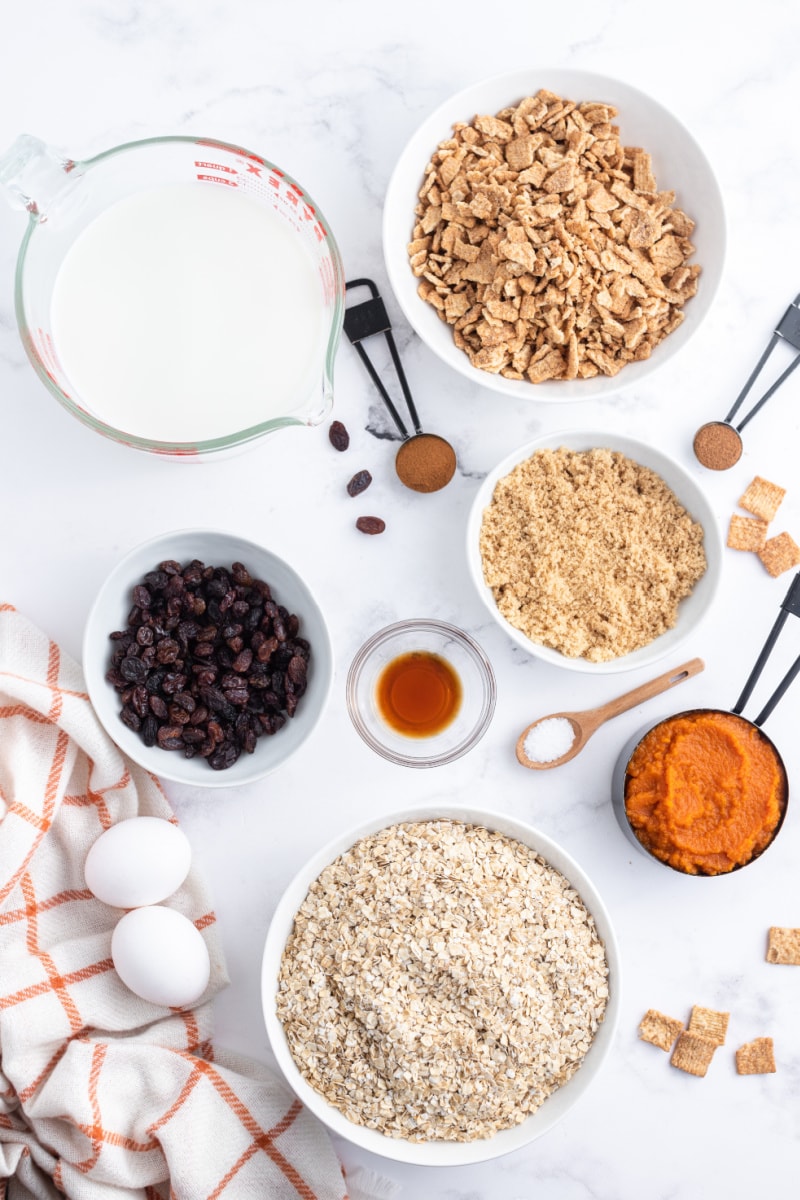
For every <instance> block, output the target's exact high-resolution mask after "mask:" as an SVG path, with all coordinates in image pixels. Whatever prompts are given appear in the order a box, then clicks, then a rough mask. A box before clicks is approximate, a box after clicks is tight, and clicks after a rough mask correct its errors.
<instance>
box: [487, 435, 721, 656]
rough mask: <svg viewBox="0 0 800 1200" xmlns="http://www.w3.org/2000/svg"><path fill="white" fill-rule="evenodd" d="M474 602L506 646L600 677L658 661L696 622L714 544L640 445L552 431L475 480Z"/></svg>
mask: <svg viewBox="0 0 800 1200" xmlns="http://www.w3.org/2000/svg"><path fill="white" fill-rule="evenodd" d="M467 560H468V564H469V570H470V574H471V576H472V579H473V581H474V583H475V586H476V588H477V590H478V594H479V595H480V597H481V599H482V600H483V601H484V603H485V604H486V607H487V609H488V611H489V612H490V613H491V615H492V617H493V618H494V619H495V620H496V621H497V622H498V624H499V625H500V626H501V627H502V628H503V629H504V630H505V631H506V633H508V635H509V637H510V638H512V640H513V641H514V642H516V644H517V645H518V646H520V647H521V648H522V649H523V650H525V651H527V652H528V653H530V654H533V655H535V656H536V657H537V658H540V659H542V660H543V661H545V662H548V663H551V664H553V665H555V666H560V667H565V668H567V669H568V670H574V671H585V672H591V673H593V674H610V673H613V672H617V671H627V670H632V669H634V668H638V667H646V666H650V664H651V663H654V662H656V661H657V660H659V659H661V658H663V657H664V656H665V655H667V654H670V653H671V652H672V651H674V650H676V649H677V647H678V646H679V645H681V644H682V643H683V642H684V641H685V640H686V638H687V637H689V635H690V634H692V633H693V632H694V631H695V630H696V629H697V627H698V625H699V624H700V622H701V621H702V620H703V619H704V618H705V617H706V615H707V614H708V612H709V610H710V608H711V606H712V604H713V602H714V597H715V595H716V592H717V588H718V586H719V582H720V576H721V570H722V539H721V536H720V532H719V529H718V527H717V522H716V519H715V516H714V512H713V509H712V507H711V505H710V503H709V501H708V499H707V498H706V496H705V494H704V492H703V491H702V489H701V488H700V487H699V485H698V484H697V483H696V481H695V480H694V478H693V477H692V476H691V475H690V474H689V472H688V471H687V470H686V469H685V468H684V467H683V466H681V464H680V463H679V462H678V461H676V460H675V459H673V458H670V457H669V456H668V455H666V454H664V453H663V451H661V450H656V449H655V448H654V447H652V446H649V445H647V444H646V443H645V442H640V441H636V440H635V439H633V438H629V437H625V436H623V435H620V434H608V433H604V432H600V431H594V432H593V431H589V432H581V433H575V432H561V433H552V434H548V435H547V436H546V437H541V438H537V439H536V440H535V441H532V442H529V443H528V444H527V445H525V446H521V447H520V448H519V449H518V450H515V451H514V452H513V453H512V454H510V455H508V457H506V458H505V459H503V461H502V462H500V463H498V464H497V466H496V467H495V468H494V469H493V470H492V471H490V472H489V474H488V475H487V476H486V478H485V479H484V481H483V483H482V484H481V486H480V488H479V490H478V492H477V494H476V496H475V499H474V501H473V504H472V509H471V511H470V515H469V520H468V523H467Z"/></svg>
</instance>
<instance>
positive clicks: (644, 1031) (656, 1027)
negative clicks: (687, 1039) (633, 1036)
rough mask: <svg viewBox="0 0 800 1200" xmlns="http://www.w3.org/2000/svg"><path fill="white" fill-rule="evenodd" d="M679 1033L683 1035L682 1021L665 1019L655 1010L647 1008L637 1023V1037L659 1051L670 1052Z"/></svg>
mask: <svg viewBox="0 0 800 1200" xmlns="http://www.w3.org/2000/svg"><path fill="white" fill-rule="evenodd" d="M680 1033H683V1021H678V1020H676V1019H675V1017H667V1016H665V1015H664V1013H661V1012H659V1011H658V1010H657V1009H655V1008H648V1010H647V1012H646V1013H645V1014H644V1016H643V1017H642V1019H641V1021H640V1022H639V1037H640V1038H641V1039H642V1041H643V1042H650V1044H651V1045H652V1046H658V1048H659V1050H671V1049H672V1047H673V1045H674V1044H675V1039H676V1038H677V1037H678V1034H680Z"/></svg>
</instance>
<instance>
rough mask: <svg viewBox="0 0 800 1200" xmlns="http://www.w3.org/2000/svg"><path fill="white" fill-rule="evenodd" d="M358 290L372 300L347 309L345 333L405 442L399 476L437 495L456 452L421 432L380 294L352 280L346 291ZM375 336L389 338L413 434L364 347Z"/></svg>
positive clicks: (450, 471) (368, 282)
mask: <svg viewBox="0 0 800 1200" xmlns="http://www.w3.org/2000/svg"><path fill="white" fill-rule="evenodd" d="M357 287H367V288H369V290H370V293H371V298H370V299H369V300H364V301H363V302H362V303H361V304H353V305H350V307H349V308H346V309H345V314H344V331H345V333H346V334H347V337H348V338H349V340H350V341H351V342H352V343H353V345H354V346H355V348H356V351H357V353H358V356H359V358H360V359H361V361H362V363H363V364H364V366H365V367H366V370H367V374H368V375H369V377H370V379H371V380H372V382H373V383H374V384H375V387H376V388H377V389H378V392H379V394H380V397H381V399H382V400H383V402H384V404H385V405H386V408H387V409H388V411H389V414H390V416H391V418H392V420H393V421H394V423H395V425H396V426H397V428H398V430H399V432H400V435H401V437H402V438H403V443H402V445H401V446H400V449H399V450H398V451H397V455H396V457H395V471H396V472H397V477H398V479H399V480H400V482H401V483H402V484H404V485H405V486H406V487H407V488H411V490H412V491H414V492H438V491H440V490H441V489H442V488H443V487H445V486H446V485H447V484H448V483H449V482H450V480H451V479H452V478H453V476H454V475H455V471H456V452H455V450H454V449H453V447H452V446H451V445H450V443H449V442H448V441H446V440H445V439H444V438H443V437H439V435H438V434H436V433H423V432H422V426H421V424H420V420H419V416H418V415H417V410H416V406H415V404H414V401H413V399H412V396H411V389H410V388H409V386H408V380H407V379H406V375H405V371H404V370H403V364H402V363H401V362H400V355H399V354H398V352H397V346H396V344H395V340H394V337H393V335H392V326H391V323H390V321H389V316H388V313H387V312H386V306H385V305H384V303H383V300H382V299H381V297H380V295H379V293H378V288H377V286H376V284H375V283H374V282H373V281H372V280H371V279H352V280H350V282H349V283H346V284H345V288H346V289H348V290H349V289H350V288H357ZM375 333H382V334H384V336H385V337H386V341H387V343H388V345H389V353H390V354H391V356H392V362H393V363H394V368H395V371H396V372H397V378H398V380H399V381H400V387H401V389H402V392H403V397H404V399H405V402H406V405H407V407H408V412H409V416H410V417H411V422H412V424H413V426H414V433H413V434H410V433H409V431H408V429H407V428H406V425H405V422H404V421H403V419H402V417H401V416H400V414H399V412H398V411H397V409H396V407H395V405H394V402H393V401H392V398H391V396H390V395H389V393H388V392H387V390H386V388H385V387H384V384H383V380H382V379H381V378H380V376H379V375H378V373H377V371H376V370H375V367H374V366H373V364H372V362H371V361H370V359H369V358H368V356H367V352H366V350H365V349H364V347H363V346H362V345H361V342H362V341H363V339H364V338H367V337H371V336H372V334H375Z"/></svg>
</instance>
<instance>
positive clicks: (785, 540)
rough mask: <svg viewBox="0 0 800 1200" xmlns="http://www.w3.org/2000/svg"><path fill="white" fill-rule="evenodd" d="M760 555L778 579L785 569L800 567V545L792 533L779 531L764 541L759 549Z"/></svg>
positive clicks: (774, 577) (771, 573)
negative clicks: (775, 535)
mask: <svg viewBox="0 0 800 1200" xmlns="http://www.w3.org/2000/svg"><path fill="white" fill-rule="evenodd" d="M758 557H759V558H760V559H761V561H762V563H763V564H764V566H765V567H766V568H767V570H768V571H769V573H770V575H772V577H773V579H777V577H778V575H782V574H783V573H784V571H790V570H791V569H792V568H793V567H800V546H798V545H797V542H796V541H795V540H794V538H793V537H792V536H791V535H790V534H788V533H779V534H778V535H777V537H773V538H769V539H768V540H767V541H766V542H765V543H764V545H763V546H762V547H761V549H760V550H759V551H758Z"/></svg>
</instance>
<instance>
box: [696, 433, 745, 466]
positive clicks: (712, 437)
mask: <svg viewBox="0 0 800 1200" xmlns="http://www.w3.org/2000/svg"><path fill="white" fill-rule="evenodd" d="M694 453H695V457H696V458H697V460H698V462H700V463H702V465H703V466H704V467H708V469H709V471H727V470H728V468H729V467H732V466H734V465H735V464H736V463H737V462H738V461H739V459H740V458H741V456H742V439H741V438H740V436H739V434H738V433H737V431H736V430H735V429H734V428H733V426H732V425H728V424H727V422H725V421H709V422H708V424H707V425H702V426H701V427H700V428H699V429H698V431H697V433H696V434H695V435H694Z"/></svg>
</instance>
